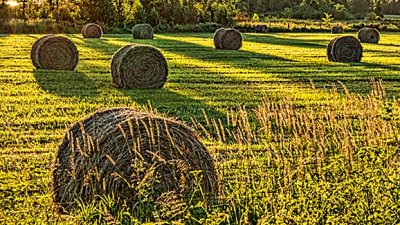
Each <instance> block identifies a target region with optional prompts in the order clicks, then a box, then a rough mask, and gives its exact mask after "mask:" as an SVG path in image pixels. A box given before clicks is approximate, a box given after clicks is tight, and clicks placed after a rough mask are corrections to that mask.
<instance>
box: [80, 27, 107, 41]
mask: <svg viewBox="0 0 400 225" xmlns="http://www.w3.org/2000/svg"><path fill="white" fill-rule="evenodd" d="M81 32H82V36H83V37H84V38H101V36H103V29H102V28H101V27H100V26H99V25H97V24H95V23H88V24H86V25H85V26H84V27H83V28H82V31H81Z"/></svg>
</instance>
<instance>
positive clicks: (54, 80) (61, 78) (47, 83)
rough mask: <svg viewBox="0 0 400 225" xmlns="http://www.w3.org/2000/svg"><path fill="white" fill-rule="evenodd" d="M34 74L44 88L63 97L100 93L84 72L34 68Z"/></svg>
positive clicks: (88, 95) (92, 95)
mask: <svg viewBox="0 0 400 225" xmlns="http://www.w3.org/2000/svg"><path fill="white" fill-rule="evenodd" d="M33 74H34V76H35V78H36V80H37V82H38V84H39V86H40V87H41V88H42V89H43V90H45V91H47V92H49V93H52V94H56V95H59V96H62V97H79V98H84V97H95V96H96V95H98V93H99V91H98V89H97V87H96V85H95V84H94V83H93V82H92V81H91V80H90V79H89V77H88V76H87V75H86V74H85V73H83V72H79V71H55V70H34V71H33Z"/></svg>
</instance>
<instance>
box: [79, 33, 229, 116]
mask: <svg viewBox="0 0 400 225" xmlns="http://www.w3.org/2000/svg"><path fill="white" fill-rule="evenodd" d="M131 41H132V39H130V38H129V37H125V38H122V39H119V40H118V44H115V43H112V42H110V41H109V40H107V39H102V40H94V39H91V40H81V42H80V41H78V43H79V44H82V47H83V48H90V49H93V50H95V51H96V52H101V53H103V54H104V55H105V56H106V57H107V58H109V62H110V63H111V58H112V55H113V54H114V53H115V51H117V50H118V49H119V48H120V47H121V46H123V45H124V44H129V43H130V42H131ZM125 42H128V43H125ZM135 42H139V43H143V44H153V43H152V42H155V41H154V40H139V41H135ZM153 45H155V44H153ZM82 47H81V48H82ZM92 60H94V59H92V58H88V59H84V60H81V68H85V69H86V70H88V71H89V72H92V70H93V69H94V68H95V69H96V72H99V71H100V72H102V73H103V72H106V73H107V76H109V79H108V81H107V84H103V85H110V84H111V74H110V72H109V68H110V67H109V65H107V68H105V67H104V66H102V67H93V65H91V63H90V61H92ZM170 75H171V74H170ZM98 82H99V81H96V83H98ZM174 84H175V83H174ZM174 84H172V86H174ZM172 88H173V87H172ZM178 88H179V87H178ZM119 91H120V92H121V93H122V94H124V95H125V96H128V97H130V98H131V99H132V100H133V101H134V102H136V103H138V104H139V105H142V106H145V107H147V106H149V105H151V107H152V108H154V109H156V110H157V111H158V112H160V113H162V114H165V115H167V116H171V117H176V118H179V119H180V120H184V121H186V122H189V121H190V119H191V118H192V117H195V118H197V119H199V120H200V121H202V120H204V117H203V111H204V112H205V113H206V114H207V116H209V117H212V118H219V119H222V120H224V119H225V117H226V116H225V114H223V113H221V112H220V111H219V110H217V109H215V108H214V107H211V106H209V105H207V104H206V103H205V102H204V101H201V100H196V99H194V98H192V97H191V96H188V95H183V94H180V93H178V92H175V91H173V90H171V89H167V88H163V89H131V90H129V89H119Z"/></svg>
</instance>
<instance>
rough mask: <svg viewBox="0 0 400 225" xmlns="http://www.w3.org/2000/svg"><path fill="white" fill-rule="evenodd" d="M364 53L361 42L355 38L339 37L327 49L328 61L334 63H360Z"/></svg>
mask: <svg viewBox="0 0 400 225" xmlns="http://www.w3.org/2000/svg"><path fill="white" fill-rule="evenodd" d="M362 53H363V47H362V45H361V43H360V41H359V40H358V39H357V38H355V37H353V36H344V37H337V38H335V39H333V40H332V41H331V42H330V43H329V44H328V48H327V54H328V59H329V61H333V62H360V61H361V58H362Z"/></svg>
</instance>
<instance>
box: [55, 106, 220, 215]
mask: <svg viewBox="0 0 400 225" xmlns="http://www.w3.org/2000/svg"><path fill="white" fill-rule="evenodd" d="M194 171H197V172H200V173H201V176H202V177H203V178H202V179H201V180H200V183H199V184H200V186H201V188H202V189H203V192H204V193H205V194H206V195H207V199H209V200H211V199H212V198H215V197H216V196H217V195H218V188H219V183H218V178H217V174H216V171H215V168H214V161H213V158H212V157H211V155H210V154H209V152H208V151H207V149H206V148H205V146H204V145H203V144H202V143H201V142H200V141H199V137H198V135H197V133H196V132H195V131H193V130H192V129H190V128H189V127H187V126H186V125H184V124H182V123H180V122H177V121H174V120H170V119H167V118H164V117H159V116H156V115H153V114H150V113H144V112H139V111H136V110H134V109H132V108H113V109H107V110H104V111H98V112H96V113H94V114H93V115H91V116H89V117H87V118H86V119H84V120H82V121H80V122H77V123H75V124H74V125H73V126H72V127H71V129H70V130H69V131H68V132H67V133H66V135H65V138H64V140H63V142H62V144H61V145H60V146H59V149H58V152H57V156H56V162H55V165H54V170H53V183H54V187H53V188H54V202H55V203H56V205H57V206H58V208H59V210H60V211H64V212H71V211H73V210H74V209H75V207H76V201H77V200H81V201H83V202H87V203H90V202H92V201H96V197H97V196H104V195H108V196H112V197H113V199H114V200H115V201H116V202H119V203H126V204H127V205H129V206H133V205H135V204H137V203H138V202H140V201H141V199H140V196H141V195H140V193H144V192H146V193H149V195H150V197H151V198H152V199H154V201H156V200H157V198H158V197H160V196H161V195H162V194H163V193H168V192H174V193H177V194H178V196H181V197H182V199H187V197H188V196H189V195H191V194H193V191H194V190H195V189H196V187H195V186H196V183H197V182H195V180H196V178H195V176H196V175H195V173H194ZM197 178H198V177H197ZM139 192H140V193H139Z"/></svg>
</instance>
